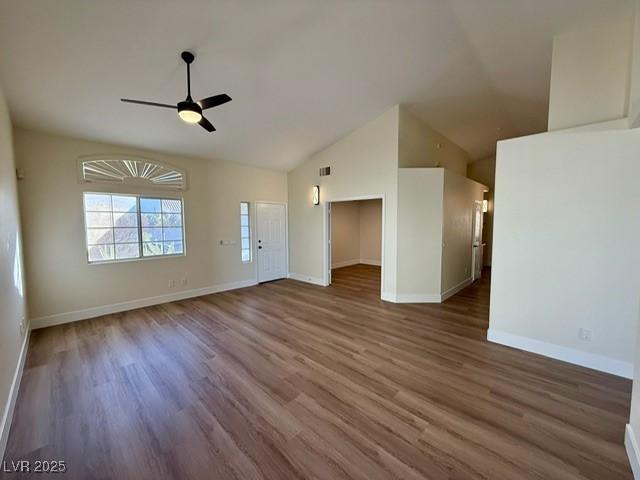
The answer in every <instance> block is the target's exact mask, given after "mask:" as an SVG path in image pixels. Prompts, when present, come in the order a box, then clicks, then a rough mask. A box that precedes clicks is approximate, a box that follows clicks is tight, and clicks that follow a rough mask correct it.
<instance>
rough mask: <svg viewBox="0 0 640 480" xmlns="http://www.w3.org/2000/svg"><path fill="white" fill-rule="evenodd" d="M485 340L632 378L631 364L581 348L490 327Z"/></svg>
mask: <svg viewBox="0 0 640 480" xmlns="http://www.w3.org/2000/svg"><path fill="white" fill-rule="evenodd" d="M487 340H488V341H490V342H493V343H499V344H501V345H506V346H508V347H514V348H518V349H520V350H525V351H527V352H532V353H537V354H539V355H544V356H545V357H550V358H555V359H556V360H562V361H563V362H568V363H573V364H575V365H580V366H582V367H587V368H592V369H593V370H599V371H601V372H605V373H610V374H612V375H617V376H619V377H624V378H633V364H632V363H631V362H625V361H622V360H618V359H616V358H611V357H605V356H604V355H597V354H595V353H589V352H584V351H582V350H576V349H575V348H569V347H563V346H561V345H556V344H554V343H547V342H543V341H541V340H536V339H533V338H529V337H522V336H520V335H514V334H513V333H508V332H501V331H499V330H495V329H491V328H490V329H489V330H488V331H487Z"/></svg>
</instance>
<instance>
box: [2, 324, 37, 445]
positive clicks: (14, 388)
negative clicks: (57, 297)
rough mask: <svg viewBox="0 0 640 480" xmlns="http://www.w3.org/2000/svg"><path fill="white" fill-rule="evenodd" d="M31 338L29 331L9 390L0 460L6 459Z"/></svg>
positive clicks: (3, 415) (3, 417) (3, 416)
mask: <svg viewBox="0 0 640 480" xmlns="http://www.w3.org/2000/svg"><path fill="white" fill-rule="evenodd" d="M30 336H31V329H29V330H27V334H26V335H25V336H24V340H23V341H22V348H21V349H20V356H19V357H18V365H17V366H16V371H15V372H14V374H13V381H12V382H11V388H10V389H9V398H7V404H6V405H5V407H4V413H3V414H2V423H0V458H4V450H5V448H6V447H7V440H9V430H10V429H11V420H12V419H13V411H14V409H15V407H16V399H17V398H18V391H19V390H20V380H21V379H22V371H23V370H24V362H25V359H26V358H27V350H28V348H29V337H30Z"/></svg>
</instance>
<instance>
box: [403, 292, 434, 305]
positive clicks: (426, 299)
mask: <svg viewBox="0 0 640 480" xmlns="http://www.w3.org/2000/svg"><path fill="white" fill-rule="evenodd" d="M395 298H396V299H395V302H396V303H440V302H442V295H440V294H439V293H396V294H395Z"/></svg>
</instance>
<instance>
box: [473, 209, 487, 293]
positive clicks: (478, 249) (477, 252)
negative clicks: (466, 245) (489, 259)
mask: <svg viewBox="0 0 640 480" xmlns="http://www.w3.org/2000/svg"><path fill="white" fill-rule="evenodd" d="M478 207H480V235H479V236H480V240H479V242H478V245H477V246H476V245H475V233H476V212H477V209H478ZM472 218H473V220H472V222H471V281H472V282H475V281H476V280H479V279H480V278H482V267H483V266H484V243H482V234H483V230H484V212H483V211H482V200H474V203H473V213H472ZM478 256H480V274H479V275H478V276H477V277H476V263H477V258H478Z"/></svg>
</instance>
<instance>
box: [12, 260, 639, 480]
mask: <svg viewBox="0 0 640 480" xmlns="http://www.w3.org/2000/svg"><path fill="white" fill-rule="evenodd" d="M333 279H334V284H333V285H332V286H331V287H328V288H322V287H317V286H313V285H308V284H304V283H300V282H296V281H293V280H282V281H277V282H272V283H268V284H264V285H261V286H257V287H250V288H245V289H241V290H235V291H230V292H225V293H218V294H215V295H209V296H205V297H200V298H194V299H190V300H184V301H179V302H173V303H168V304H165V305H160V306H155V307H149V308H143V309H139V310H134V311H130V312H126V313H121V314H115V315H108V316H104V317H101V318H96V319H92V320H86V321H81V322H76V323H70V324H66V325H60V326H56V327H51V328H47V329H42V330H37V331H34V332H33V335H32V337H31V341H30V345H29V354H28V359H27V364H26V367H25V370H24V376H23V379H22V383H21V386H20V392H19V397H18V402H17V408H16V412H15V416H14V419H13V425H12V428H11V433H10V438H9V443H8V446H7V451H6V455H5V461H6V462H7V463H9V462H10V461H11V460H18V459H26V460H30V461H34V460H37V459H41V460H42V459H46V460H64V461H65V462H66V465H67V469H68V470H67V472H66V473H65V474H57V475H52V476H53V477H58V478H65V479H71V478H73V479H83V480H86V479H93V478H96V479H101V478H113V479H153V480H157V479H164V478H175V479H217V480H218V479H232V478H235V479H242V480H249V479H261V478H267V479H273V480H279V479H296V478H315V479H327V480H329V479H331V480H339V479H347V478H349V479H361V480H374V479H392V478H403V479H419V478H428V479H435V480H440V479H457V480H463V479H492V480H501V479H505V480H517V479H525V478H526V479H544V480H550V479H562V480H569V479H592V480H609V479H631V478H632V476H631V472H630V469H629V465H628V461H627V458H626V455H625V451H624V447H623V436H624V426H625V424H626V422H627V420H628V411H629V402H630V395H631V382H629V381H627V380H624V379H621V378H617V377H614V376H610V375H606V374H602V373H598V372H595V371H592V370H588V369H585V368H580V367H577V366H573V365H569V364H565V363H561V362H558V361H554V360H550V359H547V358H543V357H540V356H537V355H533V354H529V353H525V352H522V351H518V350H514V349H510V348H507V347H502V346H499V345H495V344H491V343H487V342H486V340H485V337H486V329H487V325H488V312H489V281H488V279H484V280H481V281H480V282H477V283H476V284H475V285H472V286H471V287H469V288H467V289H466V290H464V291H463V292H461V293H460V294H458V295H456V296H454V297H452V298H451V299H449V300H448V301H446V302H445V303H444V304H441V305H424V304H422V305H396V304H391V303H385V302H382V301H380V300H379V289H380V286H379V285H380V271H379V268H377V267H371V266H364V265H357V266H353V267H346V268H343V269H339V270H336V271H334V274H333ZM5 467H6V465H5ZM0 476H2V474H1V473H0ZM23 476H27V475H18V474H9V473H6V474H4V478H8V479H9V478H22V477H23ZM32 476H33V478H43V477H44V476H43V475H41V474H33V475H32Z"/></svg>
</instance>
